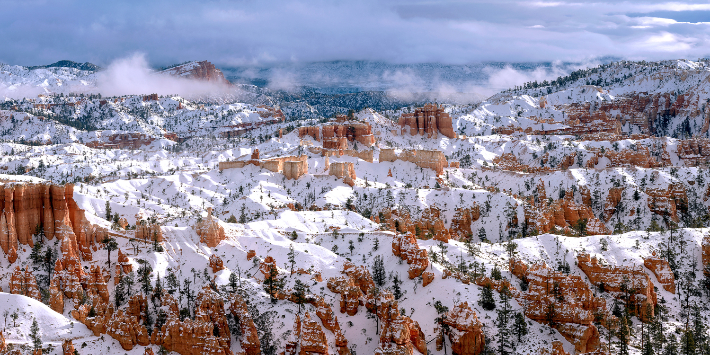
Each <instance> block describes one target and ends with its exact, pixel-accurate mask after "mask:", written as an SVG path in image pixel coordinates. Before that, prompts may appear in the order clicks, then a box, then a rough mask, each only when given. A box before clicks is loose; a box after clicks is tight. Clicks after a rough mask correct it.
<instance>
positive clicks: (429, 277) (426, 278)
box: [422, 271, 434, 287]
mask: <svg viewBox="0 0 710 355" xmlns="http://www.w3.org/2000/svg"><path fill="white" fill-rule="evenodd" d="M432 281H434V273H433V272H429V271H425V272H424V273H422V287H427V285H429V284H430V283H431V282H432Z"/></svg>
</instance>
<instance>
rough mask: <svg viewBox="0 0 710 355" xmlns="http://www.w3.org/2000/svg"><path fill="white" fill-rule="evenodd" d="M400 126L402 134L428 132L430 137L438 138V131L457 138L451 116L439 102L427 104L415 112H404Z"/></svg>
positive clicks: (421, 134)
mask: <svg viewBox="0 0 710 355" xmlns="http://www.w3.org/2000/svg"><path fill="white" fill-rule="evenodd" d="M399 126H400V127H401V128H402V135H404V134H405V133H409V134H411V135H413V136H414V135H417V134H418V135H420V136H423V135H424V134H426V135H427V137H428V138H437V136H438V133H441V134H443V135H444V136H446V137H448V138H456V133H455V132H454V128H453V127H452V122H451V117H450V116H449V114H448V113H446V112H444V109H443V108H442V107H439V105H437V104H427V105H425V106H424V107H418V108H417V109H416V110H415V111H414V112H413V113H404V114H402V115H401V116H400V117H399ZM406 127H409V128H406Z"/></svg>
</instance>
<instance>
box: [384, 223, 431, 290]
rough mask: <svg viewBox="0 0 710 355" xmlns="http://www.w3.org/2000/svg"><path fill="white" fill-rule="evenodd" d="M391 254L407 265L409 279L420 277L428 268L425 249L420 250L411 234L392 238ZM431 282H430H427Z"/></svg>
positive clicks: (427, 257)
mask: <svg viewBox="0 0 710 355" xmlns="http://www.w3.org/2000/svg"><path fill="white" fill-rule="evenodd" d="M392 253H393V254H394V255H395V256H398V257H400V258H401V259H402V260H404V261H406V262H407V264H409V271H408V272H409V278H410V279H414V278H416V277H419V276H421V275H422V273H423V272H424V270H426V268H427V267H429V256H428V253H427V251H426V249H420V248H419V244H418V243H417V239H416V238H414V235H412V234H409V233H407V234H397V235H395V237H394V238H392ZM429 282H431V280H429Z"/></svg>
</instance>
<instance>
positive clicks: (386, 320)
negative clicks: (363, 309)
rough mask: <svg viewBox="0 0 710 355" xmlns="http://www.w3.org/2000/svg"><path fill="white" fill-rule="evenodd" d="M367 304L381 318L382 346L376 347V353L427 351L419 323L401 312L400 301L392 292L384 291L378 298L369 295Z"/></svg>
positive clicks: (424, 352)
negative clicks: (398, 301)
mask: <svg viewBox="0 0 710 355" xmlns="http://www.w3.org/2000/svg"><path fill="white" fill-rule="evenodd" d="M366 306H367V308H368V310H369V311H370V312H372V313H375V314H376V316H377V317H379V318H380V346H379V347H378V348H377V349H375V354H382V355H385V354H407V355H411V354H413V353H414V349H417V351H419V352H420V353H422V354H426V353H427V348H426V340H425V337H424V332H422V330H421V328H420V327H419V323H417V322H416V321H414V320H412V319H411V318H409V317H407V316H403V315H401V314H400V313H399V306H398V303H397V301H395V300H394V296H392V294H391V293H389V292H384V293H382V294H380V296H379V297H377V298H374V297H372V295H369V297H368V299H367V303H366Z"/></svg>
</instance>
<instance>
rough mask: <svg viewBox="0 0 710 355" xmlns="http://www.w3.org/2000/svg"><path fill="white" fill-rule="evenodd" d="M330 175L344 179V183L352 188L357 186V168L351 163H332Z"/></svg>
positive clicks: (329, 170)
mask: <svg viewBox="0 0 710 355" xmlns="http://www.w3.org/2000/svg"><path fill="white" fill-rule="evenodd" d="M328 174H329V175H333V176H335V177H337V178H341V179H343V182H344V183H345V184H347V185H350V186H354V185H355V179H356V178H357V177H356V176H355V166H354V165H353V163H350V162H336V163H330V167H329V169H328Z"/></svg>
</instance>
